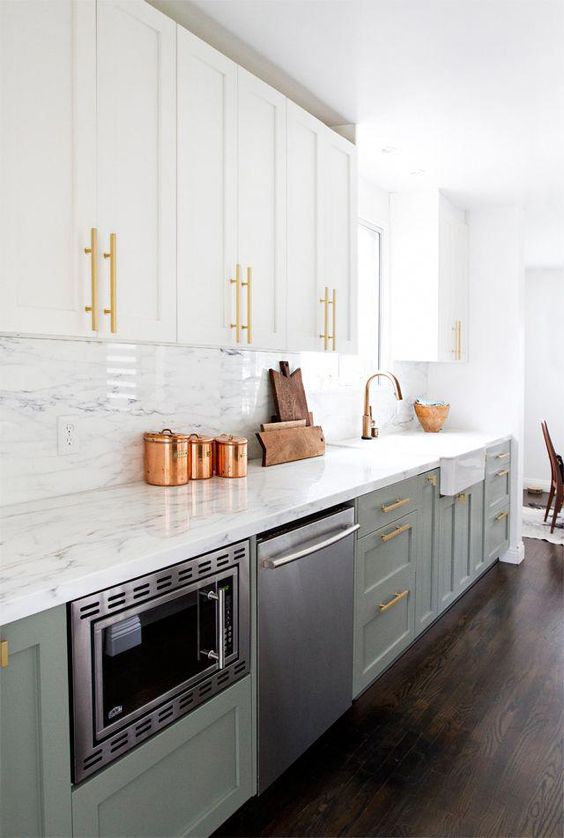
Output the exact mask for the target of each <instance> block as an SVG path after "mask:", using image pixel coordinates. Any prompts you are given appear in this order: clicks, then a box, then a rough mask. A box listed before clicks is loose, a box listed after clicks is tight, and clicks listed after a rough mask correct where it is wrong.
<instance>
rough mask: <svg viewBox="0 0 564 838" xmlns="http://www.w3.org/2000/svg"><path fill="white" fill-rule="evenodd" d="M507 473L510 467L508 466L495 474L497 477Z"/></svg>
mask: <svg viewBox="0 0 564 838" xmlns="http://www.w3.org/2000/svg"><path fill="white" fill-rule="evenodd" d="M506 474H509V469H508V468H502V469H501V471H496V473H495V476H496V477H505V475H506Z"/></svg>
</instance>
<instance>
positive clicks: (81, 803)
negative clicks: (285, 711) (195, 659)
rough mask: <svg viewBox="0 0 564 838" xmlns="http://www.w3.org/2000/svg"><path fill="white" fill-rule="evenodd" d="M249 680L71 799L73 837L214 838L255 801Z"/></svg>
mask: <svg viewBox="0 0 564 838" xmlns="http://www.w3.org/2000/svg"><path fill="white" fill-rule="evenodd" d="M254 747H255V739H254V736H253V731H252V722H251V678H250V677H247V678H244V679H243V680H242V681H239V682H238V683H237V684H234V685H233V686H232V687H230V688H229V689H227V690H225V692H223V693H221V694H220V695H218V696H216V697H215V698H213V699H211V700H210V701H208V702H207V703H206V704H204V705H203V706H202V707H200V708H198V709H197V710H195V711H194V712H193V713H190V715H188V716H186V717H185V718H183V719H181V720H179V721H178V722H176V723H175V724H173V725H171V726H170V727H169V728H167V729H166V730H163V731H162V732H161V733H159V735H158V736H155V737H154V738H153V739H150V740H149V741H148V742H145V743H144V744H143V745H142V746H140V747H139V748H138V749H137V750H135V751H133V752H132V753H130V754H128V755H127V756H124V757H123V758H122V759H121V760H119V761H118V762H116V763H114V765H110V766H109V767H108V768H106V769H104V770H103V771H101V772H100V774H98V775H96V776H95V777H93V778H92V779H91V780H87V781H85V782H84V783H83V784H82V785H80V786H77V787H76V788H75V789H74V791H73V793H72V813H73V834H74V835H75V836H103V838H112V836H123V838H125V837H126V836H135V838H142V836H153V838H155V836H182V835H198V836H206V835H209V834H211V833H212V832H213V831H214V830H215V829H217V827H218V826H220V825H221V824H222V823H223V821H224V820H226V818H228V817H229V816H230V815H232V814H233V813H234V812H235V811H236V810H237V809H238V808H239V807H240V806H241V805H242V804H243V803H244V802H245V801H246V800H248V798H249V797H251V796H252V795H253V794H254V783H253V748H254Z"/></svg>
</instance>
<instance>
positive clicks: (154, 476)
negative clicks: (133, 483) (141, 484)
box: [143, 428, 189, 486]
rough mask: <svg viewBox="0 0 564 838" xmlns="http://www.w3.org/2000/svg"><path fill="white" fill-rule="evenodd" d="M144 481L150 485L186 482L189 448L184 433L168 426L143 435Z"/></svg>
mask: <svg viewBox="0 0 564 838" xmlns="http://www.w3.org/2000/svg"><path fill="white" fill-rule="evenodd" d="M143 440H144V446H145V482H146V483H150V484H151V485H152V486H182V485H184V483H188V480H189V474H188V468H189V450H188V437H187V436H186V434H175V433H173V432H172V431H171V430H170V428H163V430H162V431H160V433H147V434H145V435H144V436H143Z"/></svg>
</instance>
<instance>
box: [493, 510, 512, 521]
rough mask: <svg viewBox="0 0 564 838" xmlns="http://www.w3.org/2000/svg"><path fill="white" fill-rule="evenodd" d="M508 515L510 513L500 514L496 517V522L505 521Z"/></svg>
mask: <svg viewBox="0 0 564 838" xmlns="http://www.w3.org/2000/svg"><path fill="white" fill-rule="evenodd" d="M508 515H509V512H499V513H498V514H497V515H496V516H495V520H496V521H503V519H504V518H507V517H508Z"/></svg>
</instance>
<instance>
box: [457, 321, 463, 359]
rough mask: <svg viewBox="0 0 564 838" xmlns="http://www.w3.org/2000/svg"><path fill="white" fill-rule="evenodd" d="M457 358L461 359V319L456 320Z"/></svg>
mask: <svg viewBox="0 0 564 838" xmlns="http://www.w3.org/2000/svg"><path fill="white" fill-rule="evenodd" d="M458 360H459V361H461V360H462V320H459V321H458Z"/></svg>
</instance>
